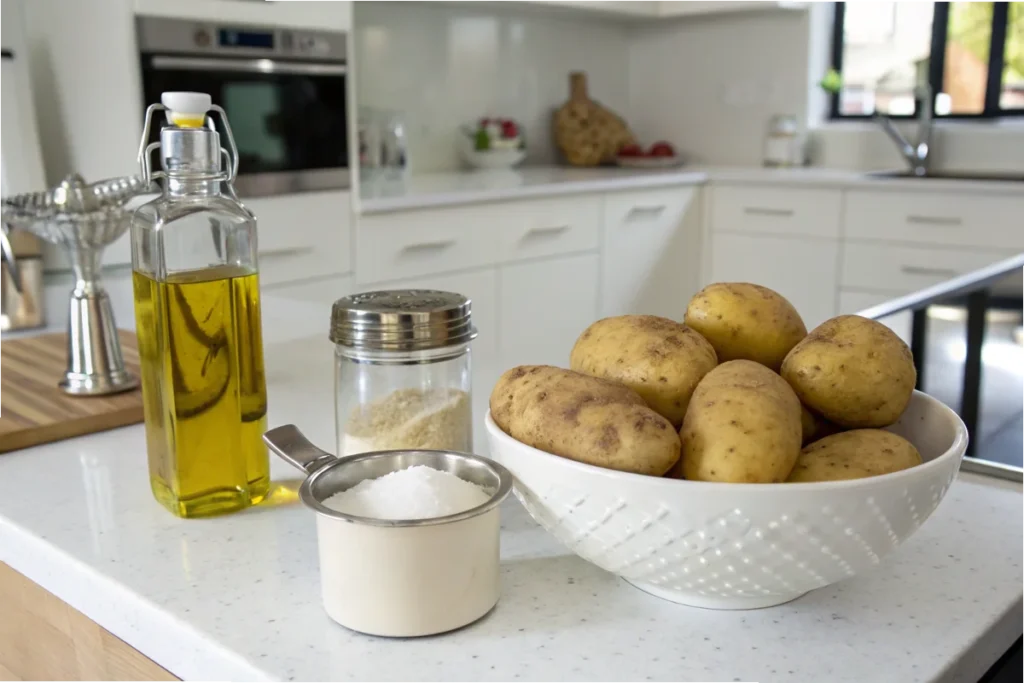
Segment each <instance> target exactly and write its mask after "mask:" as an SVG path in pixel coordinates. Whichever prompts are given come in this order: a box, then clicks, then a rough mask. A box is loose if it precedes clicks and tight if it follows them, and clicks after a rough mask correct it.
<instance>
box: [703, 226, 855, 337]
mask: <svg viewBox="0 0 1024 683" xmlns="http://www.w3.org/2000/svg"><path fill="white" fill-rule="evenodd" d="M712 239H713V244H712V249H711V277H710V278H709V282H753V283H755V284H759V285H764V286H765V287H769V288H771V289H774V290H775V291H777V292H778V293H780V294H782V295H783V296H784V297H786V298H787V299H789V301H790V302H791V303H792V304H793V306H795V307H796V310H797V311H799V312H800V315H801V317H802V318H803V319H804V323H805V324H806V325H807V329H808V330H810V329H811V328H813V327H815V326H816V325H818V324H819V323H821V322H823V321H825V320H827V319H828V318H831V317H832V316H834V315H835V314H836V291H837V287H838V277H837V276H838V273H837V270H838V268H837V261H838V257H839V244H838V243H837V242H834V241H831V240H815V239H811V238H790V237H766V236H759V235H758V236H755V235H738V234H725V233H719V234H716V235H714V237H713V238H712Z"/></svg>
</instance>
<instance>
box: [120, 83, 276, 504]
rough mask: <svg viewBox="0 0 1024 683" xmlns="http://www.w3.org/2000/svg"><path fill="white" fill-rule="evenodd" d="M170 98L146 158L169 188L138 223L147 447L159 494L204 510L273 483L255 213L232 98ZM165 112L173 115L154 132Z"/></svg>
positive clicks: (143, 151) (135, 249) (154, 108)
mask: <svg viewBox="0 0 1024 683" xmlns="http://www.w3.org/2000/svg"><path fill="white" fill-rule="evenodd" d="M161 102H162V103H161V104H153V105H150V107H149V108H148V109H147V110H146V121H145V125H144V130H143V133H142V142H141V144H140V148H139V163H140V165H141V166H142V175H143V178H144V180H145V181H146V182H152V181H155V180H157V179H162V180H163V183H162V187H161V190H162V193H161V195H160V196H159V197H157V198H156V199H154V200H153V201H150V202H148V203H147V204H144V205H142V206H140V207H139V208H138V209H137V210H136V212H135V214H134V216H133V217H132V226H131V235H132V238H131V239H132V284H133V289H134V298H135V322H136V334H137V335H138V344H139V360H140V363H141V373H140V374H141V376H142V398H143V406H144V414H145V421H146V450H147V454H148V459H149V479H150V484H151V486H152V489H153V494H154V495H155V496H156V499H157V500H158V501H159V502H160V503H161V504H162V505H163V506H164V507H166V508H167V509H169V510H170V511H171V512H173V513H174V514H175V515H178V516H180V517H201V516H206V515H214V514H220V513H225V512H231V511H234V510H239V509H242V508H245V507H248V506H249V505H253V504H256V503H258V502H260V501H261V500H262V499H263V498H264V497H265V496H266V495H267V491H268V489H269V486H270V463H269V459H268V454H267V449H266V447H265V446H264V444H263V442H262V440H261V437H262V435H263V432H264V431H266V419H267V418H266V415H267V391H266V381H265V378H264V370H263V341H262V334H261V321H260V293H259V280H258V275H257V263H256V218H255V216H253V214H252V213H251V212H250V211H249V210H248V209H246V208H245V207H244V206H243V205H242V204H241V203H240V202H239V201H238V197H237V196H236V195H235V191H234V188H233V186H232V181H233V180H234V178H235V175H236V173H237V171H238V149H237V147H236V146H235V142H234V137H233V136H232V134H231V128H230V125H229V124H228V120H227V117H226V116H225V114H224V110H223V109H221V108H220V107H218V106H215V105H213V104H212V102H211V99H210V96H209V95H206V94H202V93H180V92H179V93H164V94H163V96H162V97H161ZM158 112H165V116H166V125H164V126H163V127H162V128H161V130H160V140H159V142H154V143H152V144H147V142H148V140H149V136H150V129H151V126H153V125H159V124H158V123H157V121H156V120H155V119H154V116H155V115H157V114H158ZM214 112H216V113H217V114H219V115H220V120H221V127H222V129H223V131H224V132H225V134H226V136H227V143H228V149H227V150H225V149H223V148H222V147H221V145H220V134H219V133H218V132H217V129H216V126H215V123H214V120H213V117H212V114H213V113H214ZM208 113H210V116H207V114H208ZM157 150H159V152H160V167H161V170H159V171H154V170H153V169H152V165H151V161H150V160H151V157H152V154H153V152H154V151H157ZM225 161H226V163H225ZM225 166H226V168H225Z"/></svg>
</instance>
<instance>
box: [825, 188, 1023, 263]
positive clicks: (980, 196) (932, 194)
mask: <svg viewBox="0 0 1024 683" xmlns="http://www.w3.org/2000/svg"><path fill="white" fill-rule="evenodd" d="M925 182H927V181H925ZM1022 224H1024V192H1020V193H1017V194H1016V195H1005V194H999V195H993V194H984V193H968V192H937V191H927V189H925V190H920V191H917V192H893V191H868V190H850V191H848V192H847V193H846V205H845V210H844V212H843V226H844V231H845V236H846V238H847V239H861V240H879V241H885V242H903V243H910V244H920V245H924V246H940V245H943V246H952V247H968V248H979V249H983V248H993V249H1008V250H1011V252H1014V253H1015V252H1019V251H1021V250H1022V249H1024V230H1021V225H1022Z"/></svg>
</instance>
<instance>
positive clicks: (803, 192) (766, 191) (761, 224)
mask: <svg viewBox="0 0 1024 683" xmlns="http://www.w3.org/2000/svg"><path fill="white" fill-rule="evenodd" d="M709 195H710V202H711V207H710V215H711V223H712V230H713V231H714V232H722V231H726V232H743V233H750V234H764V235H808V236H810V237H828V238H832V239H838V238H839V222H840V219H841V217H842V206H843V204H842V201H843V194H842V191H840V190H836V189H807V188H799V187H779V186H763V185H761V186H746V185H715V186H714V187H712V188H711V189H710V191H709Z"/></svg>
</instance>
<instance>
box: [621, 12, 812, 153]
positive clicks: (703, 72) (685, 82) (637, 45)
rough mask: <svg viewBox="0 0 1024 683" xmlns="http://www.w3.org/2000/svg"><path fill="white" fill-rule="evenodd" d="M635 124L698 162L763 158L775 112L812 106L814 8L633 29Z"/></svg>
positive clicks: (637, 129) (632, 117)
mask: <svg viewBox="0 0 1024 683" xmlns="http://www.w3.org/2000/svg"><path fill="white" fill-rule="evenodd" d="M630 39H631V40H630V46H629V95H630V107H629V121H630V123H631V125H632V126H633V128H634V130H635V132H636V133H637V135H638V136H639V137H640V138H641V140H642V141H644V142H648V141H652V140H655V139H666V140H668V141H670V142H672V143H673V144H674V145H676V146H677V147H678V148H679V149H680V150H681V152H682V153H683V154H684V155H685V156H686V157H688V158H689V159H691V160H693V161H694V162H700V163H706V164H730V165H731V164H737V165H760V163H761V160H762V149H763V141H764V133H765V127H766V126H767V123H768V120H769V119H770V118H771V116H772V115H774V114H795V115H797V116H802V115H803V113H804V112H805V111H806V107H807V88H806V83H805V78H806V73H807V47H806V45H807V14H806V12H802V11H791V10H766V11H763V12H752V13H743V14H726V15H719V16H706V17H693V18H684V19H676V20H663V21H659V22H657V23H655V24H651V25H647V24H644V25H636V26H634V27H633V28H632V29H631V32H630Z"/></svg>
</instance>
